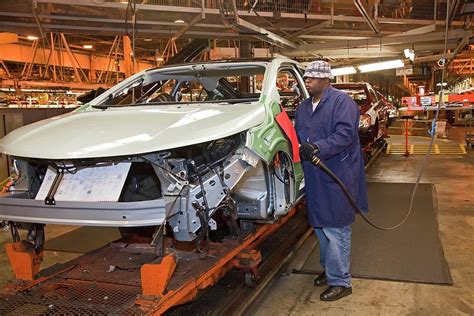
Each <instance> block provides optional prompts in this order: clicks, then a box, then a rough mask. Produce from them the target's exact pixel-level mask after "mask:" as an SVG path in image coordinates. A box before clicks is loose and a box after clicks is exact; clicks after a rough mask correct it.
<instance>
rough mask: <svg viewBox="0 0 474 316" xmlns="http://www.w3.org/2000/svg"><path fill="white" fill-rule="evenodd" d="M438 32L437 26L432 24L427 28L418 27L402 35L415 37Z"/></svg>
mask: <svg viewBox="0 0 474 316" xmlns="http://www.w3.org/2000/svg"><path fill="white" fill-rule="evenodd" d="M434 31H436V24H430V25H427V26H422V27H418V28H416V29H411V30H409V31H406V32H403V33H401V35H415V34H426V33H431V32H434Z"/></svg>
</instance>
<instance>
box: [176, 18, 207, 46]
mask: <svg viewBox="0 0 474 316" xmlns="http://www.w3.org/2000/svg"><path fill="white" fill-rule="evenodd" d="M201 20H202V15H201V14H198V15H196V16H194V18H193V19H192V20H191V21H190V22H189V23H188V25H185V26H183V28H182V29H181V30H179V31H178V32H176V33H175V34H173V36H171V39H172V40H174V41H176V40H177V39H178V38H180V37H181V36H183V35H184V33H186V32H187V31H188V30H189V29H190V28H192V27H193V26H194V25H196V24H197V23H198V22H199V21H201Z"/></svg>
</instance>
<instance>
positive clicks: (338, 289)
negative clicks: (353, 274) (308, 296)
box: [319, 285, 352, 301]
mask: <svg viewBox="0 0 474 316" xmlns="http://www.w3.org/2000/svg"><path fill="white" fill-rule="evenodd" d="M351 294H352V287H345V286H338V285H330V286H329V287H328V288H327V289H326V291H324V292H323V293H321V295H320V296H319V298H320V299H321V301H337V300H338V299H341V298H343V297H345V296H348V295H351Z"/></svg>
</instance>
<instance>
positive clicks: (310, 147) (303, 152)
mask: <svg viewBox="0 0 474 316" xmlns="http://www.w3.org/2000/svg"><path fill="white" fill-rule="evenodd" d="M318 153H319V147H318V145H316V144H313V143H303V144H301V146H300V157H301V159H302V160H307V161H311V160H312V159H313V157H314V156H316V155H317V154H318Z"/></svg>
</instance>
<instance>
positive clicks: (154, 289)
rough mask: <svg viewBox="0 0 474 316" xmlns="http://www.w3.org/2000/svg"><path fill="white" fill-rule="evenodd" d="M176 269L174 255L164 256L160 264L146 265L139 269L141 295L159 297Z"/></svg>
mask: <svg viewBox="0 0 474 316" xmlns="http://www.w3.org/2000/svg"><path fill="white" fill-rule="evenodd" d="M175 269H176V254H174V253H173V254H169V255H166V256H165V257H164V258H163V259H162V260H161V262H160V263H147V264H144V265H143V266H142V267H141V270H140V274H141V281H142V294H143V295H150V296H158V295H159V296H161V295H163V293H164V292H165V289H166V287H167V286H168V283H169V281H170V280H171V276H172V275H173V273H174V270H175Z"/></svg>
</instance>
